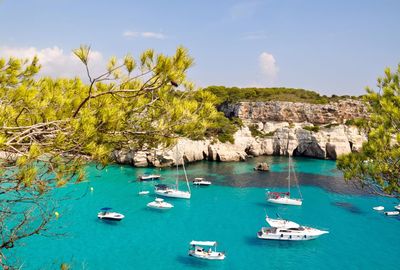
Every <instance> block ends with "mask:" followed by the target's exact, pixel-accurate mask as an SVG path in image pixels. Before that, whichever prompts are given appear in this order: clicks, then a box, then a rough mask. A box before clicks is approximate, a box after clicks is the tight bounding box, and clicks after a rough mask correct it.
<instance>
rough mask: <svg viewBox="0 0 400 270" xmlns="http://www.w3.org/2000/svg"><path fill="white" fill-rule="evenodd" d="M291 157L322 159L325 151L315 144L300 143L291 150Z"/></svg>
mask: <svg viewBox="0 0 400 270" xmlns="http://www.w3.org/2000/svg"><path fill="white" fill-rule="evenodd" d="M293 156H297V157H313V158H322V159H324V158H325V151H324V150H322V149H321V147H320V146H319V145H318V143H316V142H311V143H302V144H299V145H298V146H297V147H296V148H295V149H294V150H293Z"/></svg>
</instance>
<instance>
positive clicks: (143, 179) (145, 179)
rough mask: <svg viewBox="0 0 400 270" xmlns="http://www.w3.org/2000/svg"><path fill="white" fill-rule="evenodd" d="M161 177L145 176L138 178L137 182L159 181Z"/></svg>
mask: <svg viewBox="0 0 400 270" xmlns="http://www.w3.org/2000/svg"><path fill="white" fill-rule="evenodd" d="M160 177H161V175H146V176H140V177H139V180H140V181H151V180H159V179H160Z"/></svg>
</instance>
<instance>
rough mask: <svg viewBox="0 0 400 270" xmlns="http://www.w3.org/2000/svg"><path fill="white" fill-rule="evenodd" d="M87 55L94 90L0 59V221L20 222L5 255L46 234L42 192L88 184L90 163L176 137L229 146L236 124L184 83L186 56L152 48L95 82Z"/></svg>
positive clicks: (85, 49) (81, 52)
mask: <svg viewBox="0 0 400 270" xmlns="http://www.w3.org/2000/svg"><path fill="white" fill-rule="evenodd" d="M90 50H91V49H90V47H89V46H81V47H80V48H78V49H76V50H74V51H73V52H74V54H75V55H76V56H77V57H78V58H79V59H80V60H81V62H82V64H83V65H84V66H85V68H86V70H87V74H88V79H89V83H88V84H85V83H83V81H82V80H81V79H79V78H75V79H63V78H58V79H54V78H48V77H44V78H40V77H37V76H36V74H37V72H38V71H39V68H40V66H39V64H38V59H37V58H34V59H33V60H31V61H27V60H23V59H15V58H10V59H8V60H7V59H1V58H0V151H1V152H2V158H1V160H0V209H2V211H1V213H0V220H1V222H2V224H7V225H8V224H10V225H13V224H16V225H15V226H14V227H12V226H10V227H9V228H7V230H2V231H1V233H0V234H1V237H0V239H1V240H0V255H1V250H2V249H3V248H11V247H13V246H14V242H16V241H18V240H19V239H21V238H24V237H29V236H31V235H33V234H38V233H40V231H41V230H42V229H44V228H45V227H46V225H47V224H48V223H49V222H50V220H51V217H53V216H54V215H53V213H52V209H51V207H48V205H47V204H46V202H47V199H48V198H49V196H46V192H48V191H50V190H51V189H53V188H55V187H61V186H64V185H66V184H69V183H76V182H81V181H83V180H84V179H85V172H84V170H83V166H84V165H85V164H87V162H88V161H94V162H96V163H97V164H99V165H100V166H104V165H106V164H108V163H109V162H110V156H111V155H110V154H111V152H112V151H113V150H114V149H120V148H130V149H135V150H139V149H149V148H152V147H155V146H157V147H159V146H168V145H171V144H173V143H174V142H175V140H176V138H177V137H179V136H185V137H189V138H192V139H201V138H204V136H206V135H212V136H215V137H218V138H219V139H220V140H221V141H230V142H233V134H234V132H235V131H236V130H237V126H236V125H235V123H236V124H237V123H239V122H238V121H237V120H236V121H234V122H231V121H230V120H229V119H227V118H225V117H224V115H223V114H222V113H220V112H218V111H217V110H216V106H215V105H216V103H217V98H216V96H215V95H213V94H212V93H210V92H207V91H202V90H200V91H195V89H194V86H193V84H192V83H191V82H189V81H187V80H186V71H187V69H188V68H190V67H191V65H192V64H193V59H192V58H191V57H190V56H189V55H188V53H187V50H186V49H184V48H182V47H179V48H177V50H176V52H175V54H174V55H172V56H166V55H163V54H156V53H155V52H154V51H153V50H147V51H145V52H143V53H142V54H141V56H140V57H139V59H138V60H136V61H135V59H133V57H131V56H130V55H127V56H125V57H124V59H121V60H119V59H117V58H115V57H112V58H111V59H110V61H109V62H108V65H107V67H106V68H105V71H104V73H103V74H101V75H99V76H97V77H94V76H92V74H91V73H90V69H89V68H88V63H89V62H90V52H91V51H90ZM32 209H33V210H32ZM29 214H32V216H29ZM8 220H12V222H11V223H9V222H8ZM0 259H1V258H0Z"/></svg>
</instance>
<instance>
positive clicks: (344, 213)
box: [8, 157, 400, 270]
mask: <svg viewBox="0 0 400 270" xmlns="http://www.w3.org/2000/svg"><path fill="white" fill-rule="evenodd" d="M264 160H266V161H267V162H268V163H269V164H271V172H256V171H253V169H252V168H253V167H254V165H255V163H256V162H259V161H264ZM293 165H294V166H295V170H296V174H297V177H298V179H299V182H300V184H301V185H300V188H301V193H302V195H303V198H304V202H303V206H301V207H297V206H283V205H270V204H267V202H266V200H265V188H268V187H269V188H272V189H275V190H285V186H286V181H287V180H286V178H287V159H286V158H283V157H262V158H257V159H253V160H251V161H249V162H242V163H216V162H198V163H195V164H192V165H189V166H187V172H188V175H189V178H191V179H193V178H194V177H201V176H204V177H206V178H207V179H209V180H212V181H213V183H214V184H213V185H212V186H210V187H192V198H191V199H190V200H182V199H166V200H167V201H169V202H172V203H173V204H174V206H175V207H174V208H173V209H171V210H168V211H164V212H160V211H157V210H151V209H148V208H146V204H147V203H148V202H150V201H152V200H154V198H155V196H154V195H152V190H153V188H152V187H153V184H154V183H152V182H137V181H136V179H137V177H138V176H139V175H141V174H143V173H144V172H154V171H153V170H152V169H148V168H146V169H138V168H131V167H125V166H110V167H108V168H107V169H106V170H102V171H97V170H96V169H95V168H94V167H90V168H88V171H89V176H90V177H89V178H90V182H86V183H81V184H77V185H71V186H68V187H66V188H63V189H61V190H59V191H58V193H59V194H58V195H57V196H59V197H63V198H65V197H66V196H67V197H68V198H69V199H66V200H63V201H61V202H59V206H58V207H57V211H58V212H59V213H60V218H59V219H58V220H55V221H54V222H53V223H52V225H51V230H50V232H49V233H65V234H66V235H63V236H59V237H42V236H34V237H31V238H29V239H26V240H24V242H23V244H20V245H19V246H18V247H17V248H15V249H13V250H12V253H10V254H8V256H12V257H13V258H15V259H16V260H18V261H19V262H20V263H22V264H23V269H58V268H59V265H60V263H61V262H67V263H69V264H71V265H72V266H73V269H174V270H179V269H255V270H256V269H399V268H400V266H399V257H400V244H399V243H400V230H399V228H400V219H399V218H397V217H394V218H393V217H386V216H384V215H383V214H382V213H377V212H375V211H373V210H372V207H373V206H377V205H383V206H385V207H386V208H387V209H393V206H394V205H395V203H397V202H396V201H395V200H391V199H387V198H381V197H374V196H370V195H368V194H365V193H364V192H362V191H360V190H358V189H355V188H354V187H353V186H352V185H347V184H345V183H344V182H343V180H342V178H341V174H340V172H338V171H337V170H336V169H335V163H334V162H333V161H327V160H315V159H305V158H295V159H294V161H293ZM158 172H159V173H161V174H162V176H163V178H164V180H162V182H165V183H172V182H173V181H174V174H175V170H173V169H163V170H160V171H158ZM90 187H93V192H91V191H90ZM181 188H182V189H184V188H185V185H184V183H183V182H181ZM292 188H293V192H294V194H296V193H297V189H296V188H295V186H293V187H292ZM141 190H150V191H151V193H150V194H149V195H147V196H139V195H138V192H139V191H141ZM104 206H110V207H113V208H114V209H115V210H116V211H119V212H121V213H123V214H125V216H126V218H125V219H124V220H123V221H121V222H119V223H105V222H101V221H99V220H98V219H97V216H96V215H97V212H98V210H99V208H101V207H104ZM266 213H268V214H269V215H270V216H274V215H275V214H276V213H279V214H280V215H281V216H283V217H284V218H287V219H290V220H293V221H296V222H298V223H300V224H303V225H308V226H312V227H316V228H319V229H324V230H329V231H330V234H328V235H324V236H321V237H320V238H318V239H316V240H313V241H303V242H280V241H265V240H259V239H257V237H256V233H257V231H258V230H259V229H260V227H262V226H265V225H266V223H265V220H264V218H265V214H266ZM191 240H216V241H218V242H219V246H218V249H220V250H224V251H226V253H227V258H226V259H225V261H219V262H212V261H203V260H199V259H195V258H192V257H189V256H188V255H187V250H188V243H189V242H190V241H191Z"/></svg>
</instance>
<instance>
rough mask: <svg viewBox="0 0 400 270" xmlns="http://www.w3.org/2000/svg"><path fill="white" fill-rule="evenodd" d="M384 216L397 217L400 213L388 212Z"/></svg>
mask: <svg viewBox="0 0 400 270" xmlns="http://www.w3.org/2000/svg"><path fill="white" fill-rule="evenodd" d="M384 214H385V215H387V216H397V215H399V214H400V212H399V211H387V212H385V213H384Z"/></svg>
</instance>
